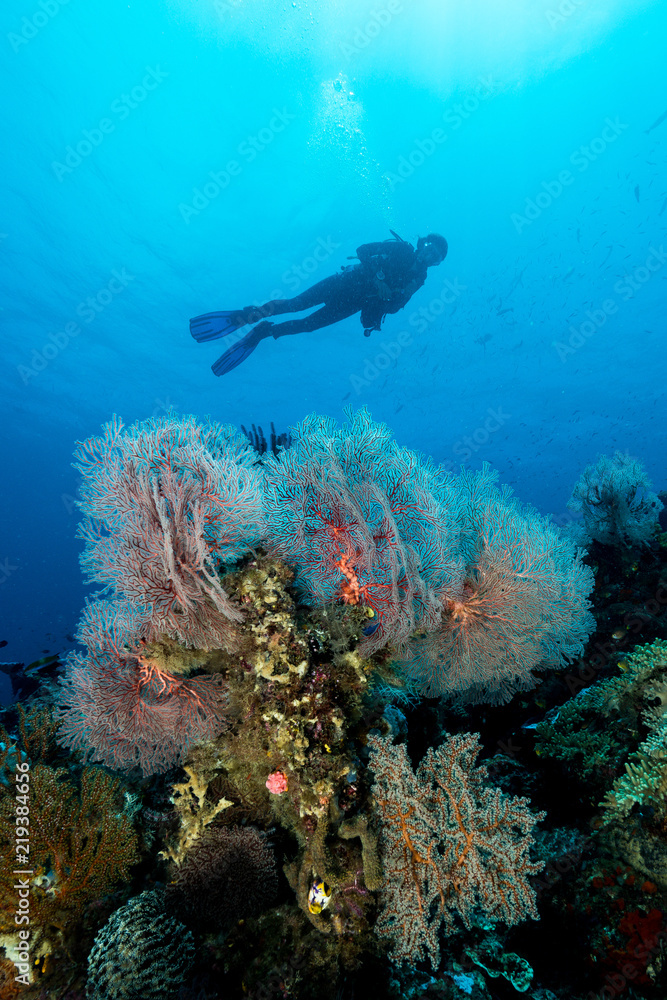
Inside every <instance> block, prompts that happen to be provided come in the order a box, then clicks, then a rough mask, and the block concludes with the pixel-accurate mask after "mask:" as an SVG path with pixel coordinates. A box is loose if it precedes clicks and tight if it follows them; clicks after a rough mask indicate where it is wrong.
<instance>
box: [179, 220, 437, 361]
mask: <svg viewBox="0 0 667 1000" xmlns="http://www.w3.org/2000/svg"><path fill="white" fill-rule="evenodd" d="M391 232H392V235H393V236H394V239H393V240H384V241H383V242H381V243H364V245H363V246H360V247H359V248H358V249H357V257H358V259H359V263H358V264H350V265H347V266H345V267H343V268H342V269H341V272H340V273H339V274H332V275H331V276H330V277H328V278H325V279H324V280H323V281H318V282H317V284H316V285H313V287H312V288H308V289H306V291H305V292H302V293H301V295H295V296H294V298H292V299H273V300H272V301H271V302H267V303H266V304H265V305H263V306H246V307H245V309H236V310H231V311H229V312H212V313H204V315H203V316H195V318H194V319H192V320H190V333H191V334H192V336H193V337H194V338H195V340H197V341H198V342H199V343H200V344H201V343H204V342H206V341H209V340H216V339H217V338H218V337H225V336H226V335H227V334H229V333H232V332H233V331H234V330H238V329H239V328H240V327H242V326H245V325H246V324H247V323H257V326H256V327H254V329H252V330H251V331H250V333H248V334H246V336H245V337H244V338H243V339H242V340H240V341H239V342H238V343H237V344H235V345H234V346H233V347H230V348H229V350H228V351H225V353H224V354H223V355H222V356H221V357H219V358H218V360H217V361H216V362H215V364H214V365H212V368H213V371H214V373H215V374H216V375H225V374H226V373H227V372H229V371H231V370H232V368H236V366H237V365H240V364H241V362H242V361H245V359H246V358H247V357H248V355H249V354H251V353H252V351H254V350H255V348H256V347H257V345H258V344H259V342H260V341H261V340H264V339H265V338H266V337H273V338H274V340H277V339H278V337H286V336H289V335H290V334H293V333H305V332H307V331H310V330H320V329H321V328H322V327H323V326H329V325H330V324H331V323H337V322H338V321H339V320H341V319H346V318H347V317H348V316H353V315H354V314H355V313H357V312H361V317H360V319H361V325H362V326H363V328H364V336H365V337H369V336H370V335H371V332H372V331H373V330H379V329H380V327H381V325H382V321H383V320H384V318H385V316H386V315H387V313H396V312H398V310H399V309H402V308H403V306H405V304H406V303H407V302H409V300H410V298H411V297H412V296H413V295H414V293H415V292H416V291H417V289H418V288H421V286H422V285H423V284H424V282H425V281H426V272H427V269H428V268H429V267H432V266H433V265H434V264H441V263H442V261H443V260H444V259H445V257H446V256H447V240H446V239H445V238H444V236H440V235H439V234H438V233H431V234H430V235H429V236H420V237H419V239H418V240H417V248H416V250H415V249H414V248H413V247H412V245H411V244H410V243H407V242H406V241H405V240H402V239H401V238H400V236H397V235H396V233H394V232H393V230H391ZM318 305H321V306H322V308H321V309H318V310H316V312H313V313H311V314H310V315H309V316H304V317H303V318H302V319H293V320H288V321H287V322H286V323H278V324H277V325H276V324H274V323H269V322H268V320H266V318H265V317H266V316H278V315H280V314H281V313H292V312H301V310H302V309H310V308H312V306H318ZM260 320H261V321H262V322H259V321H260Z"/></svg>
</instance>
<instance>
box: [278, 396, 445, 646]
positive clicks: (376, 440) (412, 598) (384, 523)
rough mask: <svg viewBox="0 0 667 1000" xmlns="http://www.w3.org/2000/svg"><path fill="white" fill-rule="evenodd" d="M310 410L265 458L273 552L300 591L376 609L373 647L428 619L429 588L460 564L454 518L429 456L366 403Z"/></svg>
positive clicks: (402, 637)
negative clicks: (394, 433) (398, 436)
mask: <svg viewBox="0 0 667 1000" xmlns="http://www.w3.org/2000/svg"><path fill="white" fill-rule="evenodd" d="M347 416H348V422H347V424H346V425H344V426H343V427H342V428H338V427H337V426H336V424H335V422H334V421H333V420H330V419H327V418H324V417H318V416H315V415H313V416H311V417H308V418H307V419H306V420H305V421H303V423H302V424H300V425H299V426H298V427H297V428H296V429H295V430H294V433H293V435H292V443H291V445H290V447H289V448H288V449H287V450H286V451H284V452H282V453H281V454H279V455H278V456H274V457H272V458H270V459H269V461H268V462H267V463H266V469H267V477H266V489H265V511H266V515H267V522H268V531H269V539H270V541H271V544H272V545H273V546H274V548H275V550H276V552H277V553H278V554H279V555H280V556H281V557H282V558H284V559H285V560H286V561H287V562H288V563H289V564H290V565H294V566H296V568H297V571H298V577H297V583H298V585H299V587H300V588H301V591H302V593H303V595H304V598H305V600H306V601H307V602H308V603H310V604H312V605H315V606H321V605H324V604H326V603H328V602H331V601H335V600H342V601H345V602H346V603H348V604H353V605H359V604H362V605H364V606H366V607H368V608H370V609H371V610H372V611H373V612H374V613H375V616H376V620H375V621H373V622H371V624H370V625H369V627H368V629H367V637H366V639H365V640H364V643H363V650H364V652H365V653H370V652H372V651H373V650H377V649H380V648H382V647H383V646H385V645H386V644H387V643H391V644H392V646H395V647H398V648H400V647H402V646H403V645H404V644H405V643H406V642H407V640H408V638H409V637H410V635H411V634H412V633H413V632H414V631H415V629H417V628H422V629H429V628H433V627H434V626H435V624H437V621H438V620H439V614H440V608H439V604H438V600H437V597H436V592H437V591H441V590H443V589H446V588H447V587H448V585H449V584H450V582H451V580H452V579H453V578H454V577H455V576H456V572H457V565H458V564H457V527H456V524H455V523H454V520H453V518H452V516H451V514H450V512H449V510H448V509H447V507H446V506H444V505H443V504H442V503H441V502H440V499H439V491H440V489H441V476H440V475H439V474H438V473H437V471H436V470H435V468H434V467H433V465H432V463H431V462H430V460H426V459H424V458H423V457H422V456H420V455H417V454H416V453H415V452H412V451H409V450H408V449H407V448H399V447H398V445H397V444H396V443H395V442H394V441H393V440H392V437H391V434H390V432H389V429H388V428H387V427H386V425H384V424H378V423H374V422H373V421H372V420H371V419H370V416H369V414H368V412H367V411H366V410H365V409H362V410H360V411H359V412H357V413H352V412H349V413H348V414H347Z"/></svg>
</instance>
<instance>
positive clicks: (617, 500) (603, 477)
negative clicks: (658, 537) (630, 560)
mask: <svg viewBox="0 0 667 1000" xmlns="http://www.w3.org/2000/svg"><path fill="white" fill-rule="evenodd" d="M568 507H570V508H571V509H572V510H576V511H581V513H582V515H583V532H581V533H580V537H581V540H582V543H583V544H584V545H586V544H589V543H590V541H597V542H600V543H601V544H603V545H613V546H616V547H619V546H626V547H627V546H630V545H636V544H638V543H642V542H647V541H648V540H649V539H650V537H651V535H652V534H653V531H654V530H655V526H656V522H657V520H658V514H659V513H660V511H661V510H662V504H661V503H660V500H659V499H658V497H657V495H656V494H655V493H653V491H652V490H651V483H650V480H649V478H648V476H647V474H646V470H645V469H644V467H643V465H642V464H641V462H638V461H637V460H636V459H634V458H631V457H630V456H629V455H624V454H623V453H622V452H620V451H617V452H616V453H615V454H614V456H613V457H612V458H610V457H609V456H608V455H602V456H601V457H600V458H599V459H598V460H597V462H596V464H595V465H587V466H586V468H585V469H584V471H583V472H582V474H581V477H580V478H579V480H578V481H577V483H576V484H575V487H574V490H573V492H572V496H571V497H570V499H569V501H568Z"/></svg>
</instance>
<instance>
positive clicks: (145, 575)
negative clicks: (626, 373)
mask: <svg viewBox="0 0 667 1000" xmlns="http://www.w3.org/2000/svg"><path fill="white" fill-rule="evenodd" d="M252 441H253V442H254V444H255V446H256V447H255V448H253V447H251V445H250V444H249V443H248V442H247V441H246V440H245V439H243V437H242V436H241V435H240V434H239V433H237V432H236V431H234V430H233V429H232V428H229V427H222V426H220V425H217V424H212V423H210V422H207V423H204V424H201V423H199V422H198V421H196V420H195V419H194V418H192V417H189V418H185V419H183V420H180V419H177V418H176V417H175V416H174V415H173V414H170V415H168V416H167V417H166V418H164V419H161V420H152V421H145V422H143V423H140V424H136V425H134V427H132V428H130V429H129V430H126V429H124V428H123V427H122V424H121V423H120V422H119V421H117V420H114V421H113V422H112V423H111V424H109V425H108V426H107V427H106V428H105V430H104V433H103V435H102V436H101V437H98V438H93V439H91V440H90V441H87V442H84V443H83V444H81V446H80V448H79V451H78V453H77V456H76V458H77V462H78V466H79V468H80V471H81V472H82V474H83V477H84V482H83V485H82V501H81V507H82V509H83V511H84V514H85V516H86V520H85V521H84V525H83V526H82V534H83V536H84V538H85V540H86V551H85V553H84V557H83V563H84V567H85V568H86V570H87V572H88V574H89V576H91V577H93V578H94V579H96V581H97V582H98V583H100V584H103V585H105V586H106V590H107V594H106V596H105V594H104V593H102V594H97V595H96V596H94V597H93V598H92V599H91V600H89V601H88V603H87V605H86V608H85V609H84V612H83V615H82V618H81V622H80V624H79V627H78V630H77V640H78V641H79V642H80V643H81V645H82V646H83V648H84V651H80V652H74V653H71V654H70V655H69V656H68V658H67V660H66V663H65V674H64V676H57V672H58V671H59V670H60V669H61V668H60V664H59V662H58V661H57V659H56V660H55V661H54V664H53V665H52V668H50V672H51V673H52V674H54V675H55V676H56V677H57V681H53V680H51V679H49V677H48V676H47V674H48V673H49V671H43V672H42V674H40V678H38V679H37V680H35V681H31V682H30V683H29V684H28V685H26V686H25V687H23V686H22V687H21V690H22V691H24V692H25V694H26V695H27V697H29V704H30V705H31V706H32V707H30V708H29V709H28V710H25V709H24V708H23V707H22V706H19V707H18V709H9V710H7V712H6V713H5V715H4V722H5V729H1V728H0V765H1V766H0V837H1V844H0V847H1V848H2V851H3V855H8V854H11V852H13V851H14V850H15V847H16V845H17V844H18V842H19V840H20V841H23V840H26V839H28V838H27V833H26V831H27V829H28V824H27V823H25V816H26V814H25V813H24V812H23V811H22V810H23V808H25V807H27V806H24V802H23V798H22V797H23V796H28V797H29V806H30V855H29V860H30V864H31V866H32V868H31V873H30V879H29V899H30V913H31V938H30V942H29V944H30V947H29V949H28V946H27V945H26V944H25V942H23V941H19V940H17V937H16V933H15V926H14V925H13V918H14V915H15V912H16V906H17V900H16V892H15V888H16V887H15V886H14V884H13V878H14V877H15V876H14V875H13V874H12V876H11V878H10V875H9V871H10V869H9V867H8V868H7V878H6V879H5V881H3V882H1V883H0V916H1V918H2V927H1V928H0V930H3V931H4V932H5V933H4V934H3V935H2V937H1V939H0V947H2V948H4V951H5V955H4V963H3V964H0V993H1V995H3V996H4V995H7V996H8V998H9V1000H13V997H14V994H15V990H14V986H15V982H14V981H13V980H12V977H11V963H12V962H13V963H16V966H17V967H19V968H22V967H23V965H25V964H26V953H27V952H29V961H28V964H27V968H28V970H29V976H28V980H29V983H30V985H29V986H28V988H27V993H26V997H27V1000H46V998H47V997H52V996H53V997H58V998H62V1000H81V998H82V997H83V995H84V992H86V994H87V997H88V1000H130V998H132V1000H137V998H138V997H141V998H142V1000H151V998H157V997H158V996H159V997H160V998H165V1000H167V998H173V1000H176V998H178V1000H222V997H223V996H225V997H226V996H230V997H231V996H245V997H247V998H248V1000H253V998H255V997H256V998H257V1000H260V998H261V1000H266V998H267V997H276V998H278V997H288V996H289V997H292V998H293V1000H329V998H330V997H331V998H333V997H336V998H337V1000H351V998H352V997H354V996H365V995H379V996H387V997H388V998H392V997H393V998H394V1000H398V998H399V997H400V998H401V1000H405V998H407V997H415V998H417V997H424V998H426V997H428V998H432V1000H463V998H464V997H468V998H470V997H472V998H476V1000H489V998H490V997H492V996H493V997H505V996H509V995H510V993H511V992H512V991H518V992H520V993H522V994H523V995H524V996H525V997H526V1000H583V998H584V997H585V996H587V997H588V1000H590V996H591V995H597V993H596V992H595V991H600V990H601V989H603V988H604V987H605V986H608V987H609V989H613V995H616V994H617V993H622V992H623V988H624V987H622V986H620V985H619V982H620V980H619V979H618V978H617V977H619V976H620V977H626V978H625V980H624V983H625V985H626V986H627V984H628V982H632V988H633V989H635V988H636V990H637V995H638V996H641V997H642V1000H662V997H663V996H664V988H663V986H661V984H660V977H661V975H662V976H663V978H664V972H663V970H662V963H663V954H662V944H661V942H662V939H663V936H665V937H667V928H665V919H664V914H665V913H667V779H666V778H665V775H667V753H666V752H665V747H667V721H666V720H667V712H666V711H665V705H667V641H665V642H662V643H655V642H654V643H651V645H649V646H643V647H639V648H637V649H636V650H635V652H634V653H632V654H631V655H629V653H628V648H627V647H628V645H629V643H630V642H631V641H632V640H631V638H630V636H636V635H641V638H642V639H646V640H651V639H654V638H655V636H656V635H662V636H663V638H665V625H664V620H663V619H664V604H665V601H666V600H667V597H665V594H667V590H666V589H665V587H664V585H663V582H664V579H665V571H666V568H667V567H666V565H665V564H666V563H667V550H662V549H660V547H659V545H658V542H657V540H656V542H655V543H652V544H645V542H646V540H647V539H649V537H650V534H648V533H645V534H644V535H642V538H641V539H640V538H639V535H638V534H637V532H635V536H632V537H630V536H626V541H625V542H623V543H622V547H623V551H624V553H625V555H624V559H623V560H620V559H616V554H615V552H613V550H612V549H611V546H609V545H607V546H606V549H607V550H608V551H611V552H612V555H613V556H614V559H616V561H617V562H619V563H620V562H622V563H623V566H622V572H621V573H620V574H619V572H618V570H617V568H616V566H615V563H614V561H613V560H612V559H607V560H606V561H601V560H600V559H599V551H600V549H601V548H604V546H601V544H600V543H599V542H596V543H595V545H596V546H597V548H595V549H593V550H591V552H590V553H589V554H588V555H586V554H583V553H581V552H580V551H578V550H577V549H576V548H575V546H574V544H573V542H572V541H571V540H570V539H568V538H565V537H564V536H563V535H562V534H561V533H560V532H559V531H558V530H557V529H556V528H555V527H554V526H553V525H552V524H551V523H550V522H549V521H548V520H547V519H545V518H543V517H541V516H540V515H538V514H537V513H536V512H535V511H533V510H532V509H530V508H527V507H525V506H523V505H521V504H519V503H518V502H517V501H516V500H515V499H513V498H512V496H511V495H510V491H509V490H508V489H506V488H505V489H499V488H498V487H497V485H496V476H495V474H494V473H492V472H491V471H490V470H489V469H488V467H486V466H485V467H484V468H483V469H482V470H481V471H480V472H476V473H473V472H468V471H465V470H463V471H462V472H461V473H460V475H453V474H451V473H449V472H446V471H445V470H444V469H441V468H437V467H436V466H435V465H434V464H433V463H431V462H430V460H427V459H424V458H423V457H422V456H420V455H418V454H416V453H414V452H412V451H409V450H408V449H405V448H401V447H399V446H398V445H397V444H396V443H395V442H394V441H393V439H392V437H391V434H390V432H389V430H388V428H387V427H386V426H385V425H383V424H378V423H375V422H373V421H372V420H371V418H370V416H369V414H368V413H367V411H365V410H361V411H359V412H358V413H356V414H355V413H352V412H348V414H347V422H346V423H345V424H343V425H342V426H340V425H337V424H336V423H335V422H334V421H332V420H328V419H325V418H320V417H316V416H313V417H310V418H308V419H307V420H306V421H304V422H303V423H302V424H301V425H300V426H299V427H298V428H296V430H295V431H294V432H293V435H292V439H291V442H290V440H289V439H288V438H285V439H284V440H281V439H279V438H278V437H277V436H274V435H272V437H271V442H270V446H269V444H268V443H267V442H266V440H265V439H264V436H263V435H262V434H261V430H258V429H256V428H254V426H253V432H252ZM626 471H627V470H626ZM635 478H636V477H635ZM645 498H646V494H644V499H645ZM642 510H643V508H642V507H641V503H640V505H639V507H637V506H636V505H634V506H633V501H632V498H630V499H629V500H628V505H627V510H626V514H627V512H628V511H630V512H631V513H632V512H633V511H634V514H635V515H636V516H637V517H639V515H640V514H641V512H642ZM642 516H643V515H642ZM628 517H629V515H628ZM647 518H648V514H647ZM626 520H627V518H626ZM640 520H641V518H640ZM637 530H638V531H639V534H640V535H641V534H642V531H643V529H642V530H639V529H637ZM647 531H648V529H647ZM633 538H634V542H635V543H636V542H637V541H642V547H641V549H640V550H637V551H636V552H635V551H633V550H632V548H631V547H629V546H631V545H632V544H634V543H633ZM625 556H627V558H625ZM593 569H596V571H597V575H596V578H595V583H596V586H595V589H594V590H593V595H592V599H593V602H594V605H595V612H596V621H594V620H593V618H592V616H591V614H590V604H589V601H588V595H589V592H590V591H591V588H592V585H593V582H594V581H593ZM621 626H622V627H621ZM594 628H595V629H596V631H595V633H594V638H593V640H592V643H591V646H589V648H588V650H587V651H586V652H585V650H584V647H585V644H586V641H587V639H588V636H589V635H590V634H591V633H592V630H593V629H594ZM661 630H662V631H661ZM634 641H637V640H636V639H635V640H634ZM579 657H581V659H579V660H578V661H577V658H579ZM568 665H570V666H568ZM36 669H40V667H39V664H37V665H36ZM32 673H34V671H33V672H32ZM598 673H600V676H599V677H598V678H597V683H595V684H593V685H592V686H591V687H589V688H587V689H586V690H580V689H581V688H583V687H585V685H587V684H590V682H591V681H592V679H593V678H595V677H596V675H597V674H598ZM28 675H30V676H31V677H32V674H31V668H28V671H27V672H26V676H28ZM539 675H542V676H541V677H540V676H539ZM12 676H14V677H15V678H17V679H18V677H19V673H18V671H12ZM36 676H37V675H36V674H35V677H36ZM39 679H41V686H40V687H39V688H37V683H38V680H39ZM21 684H22V682H21ZM538 685H539V686H538ZM575 692H579V693H578V695H577V696H576V697H572V698H570V700H569V701H565V699H567V697H568V693H569V695H572V694H574V693H575ZM517 693H518V696H517V697H513V695H515V694H517ZM425 694H426V695H429V696H433V698H432V700H429V699H427V698H424V697H423V695H425ZM563 701H565V704H562V702H563ZM470 704H479V705H482V706H483V707H481V708H479V709H477V710H476V711H475V713H474V727H473V726H472V724H471V713H470V712H469V710H468V709H467V706H469V705H470ZM53 705H55V706H56V712H55V713H54V712H53V711H52V707H53ZM537 720H541V721H537ZM471 728H474V729H475V730H479V732H478V733H477V732H474V733H471V732H469V731H468V730H469V729H471ZM436 747H437V749H435V748H436ZM480 751H482V752H483V753H484V755H485V757H486V758H487V759H486V761H485V764H484V765H479V764H477V763H476V761H477V757H478V754H479V753H480ZM628 758H629V759H628ZM91 760H94V761H97V762H99V763H102V764H103V765H104V766H105V768H110V769H115V770H116V771H124V772H125V774H124V776H123V778H122V779H121V778H118V777H113V776H112V775H111V774H109V773H107V771H106V770H103V769H101V768H99V767H90V766H88V762H89V761H91ZM411 761H415V762H417V761H421V763H419V764H418V766H417V765H416V763H415V768H414V769H413V765H412V764H411ZM624 764H627V765H628V766H627V769H626V773H625V775H623V774H622V769H623V766H624ZM177 768H178V770H177ZM26 769H27V772H28V773H29V779H28V780H26V778H25V774H26ZM528 796H529V797H528ZM601 800H602V801H601ZM531 802H532V803H534V804H535V805H534V807H531V806H530V803H531ZM17 806H20V807H21V809H20V810H19V809H18V808H17ZM545 808H546V809H548V816H547V817H546V822H544V824H540V828H539V829H536V824H537V822H538V820H540V821H542V820H544V819H545V811H544V809H545ZM22 823H23V824H24V825H23V826H22V825H21V824H22ZM23 834H25V836H23ZM19 864H20V862H19ZM26 864H27V861H26ZM281 868H282V872H281V871H280V869H281ZM33 869H34V872H33ZM282 873H284V877H283V874H282ZM163 883H166V888H162V885H163ZM128 897H131V898H130V901H129V902H128ZM538 904H539V914H540V917H541V920H542V923H541V924H540V925H539V926H538V925H536V923H535V919H534V918H536V917H537V916H538ZM19 905H21V904H19ZM529 918H532V919H529ZM563 954H567V956H568V962H567V963H565V962H563V959H562V956H563ZM389 958H390V959H392V961H388V959H389ZM86 961H87V962H88V972H89V974H88V977H87V978H88V982H87V986H86V983H85V979H86V969H85V966H86ZM0 963H2V956H1V953H0ZM427 970H428V971H427ZM628 970H629V971H628ZM8 971H9V973H10V974H9V975H6V973H7V972H8ZM3 974H5V976H4V981H3V979H2V976H3ZM661 990H662V992H661ZM601 995H602V994H601ZM629 995H631V990H628V996H629Z"/></svg>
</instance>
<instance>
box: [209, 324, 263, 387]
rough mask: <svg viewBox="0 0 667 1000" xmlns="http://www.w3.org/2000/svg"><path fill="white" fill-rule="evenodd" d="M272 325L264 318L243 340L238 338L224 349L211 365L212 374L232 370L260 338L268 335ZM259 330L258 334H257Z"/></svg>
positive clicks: (248, 353) (250, 352)
mask: <svg viewBox="0 0 667 1000" xmlns="http://www.w3.org/2000/svg"><path fill="white" fill-rule="evenodd" d="M272 326H273V323H268V322H267V321H266V320H265V321H264V322H263V323H259V324H258V325H257V326H256V327H255V328H254V329H253V330H251V331H250V333H248V334H246V336H245V337H244V338H243V340H240V341H239V342H238V344H234V346H233V347H230V348H229V350H228V351H225V353H224V354H222V355H221V356H220V357H219V358H218V360H217V361H216V362H215V363H214V364H212V365H211V370H212V372H213V374H214V375H226V374H227V372H230V371H232V369H234V368H237V367H238V365H240V364H241V363H242V362H243V361H245V359H246V358H247V357H248V356H249V355H250V354H252V352H253V351H254V350H255V348H256V347H257V345H258V344H259V342H260V340H263V339H264V337H266V336H268V331H269V330H270V329H271V327H272ZM258 331H259V335H258Z"/></svg>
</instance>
